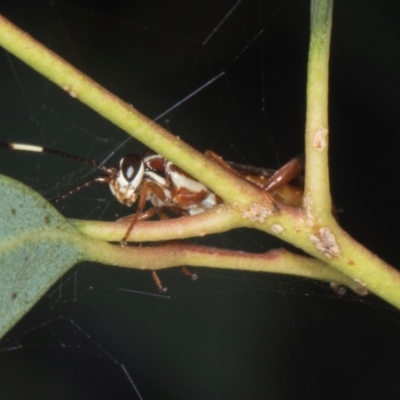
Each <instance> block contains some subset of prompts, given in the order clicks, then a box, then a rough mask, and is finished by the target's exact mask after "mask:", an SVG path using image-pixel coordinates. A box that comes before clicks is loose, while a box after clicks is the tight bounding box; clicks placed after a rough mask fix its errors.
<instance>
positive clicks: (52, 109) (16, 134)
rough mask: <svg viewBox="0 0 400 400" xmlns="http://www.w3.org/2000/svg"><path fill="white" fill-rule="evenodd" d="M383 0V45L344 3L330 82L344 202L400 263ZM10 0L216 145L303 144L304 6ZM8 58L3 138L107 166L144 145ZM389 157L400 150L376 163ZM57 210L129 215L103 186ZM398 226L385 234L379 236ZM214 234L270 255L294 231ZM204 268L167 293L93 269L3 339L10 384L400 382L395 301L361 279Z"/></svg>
mask: <svg viewBox="0 0 400 400" xmlns="http://www.w3.org/2000/svg"><path fill="white" fill-rule="evenodd" d="M199 3H201V4H199ZM372 3H373V2H372V1H371V2H369V1H367V2H363V5H364V8H363V10H364V12H365V19H366V20H368V21H369V24H372V23H373V22H371V21H374V28H375V29H374V30H373V31H374V36H373V37H371V38H370V40H366V39H365V37H367V38H368V37H369V36H368V32H370V31H371V27H370V25H368V24H367V22H365V23H363V22H362V21H360V22H359V23H358V25H357V29H358V31H357V33H354V30H352V31H351V32H352V34H351V35H350V34H349V33H348V32H350V29H351V28H350V26H351V25H354V21H351V20H350V17H348V15H352V17H353V18H356V16H357V15H358V14H357V11H358V10H357V9H356V8H352V7H350V6H348V7H349V8H343V7H344V6H343V5H341V6H340V7H342V8H337V11H336V12H337V16H335V18H337V20H335V22H334V24H335V26H340V27H341V30H343V32H336V31H335V29H334V38H333V48H332V54H334V57H333V61H332V62H333V65H332V70H333V71H339V72H338V73H336V75H335V74H334V75H333V77H332V88H333V89H332V107H331V113H332V123H331V124H332V130H333V131H334V135H333V137H332V145H331V149H332V154H333V156H332V159H333V160H337V159H339V160H340V163H337V162H335V164H334V168H332V181H333V187H334V199H335V202H336V204H337V205H338V207H339V208H342V207H343V208H345V211H344V213H343V215H341V216H340V220H341V223H342V225H343V226H344V227H345V228H346V229H348V230H349V231H350V232H351V233H353V232H354V236H355V237H356V238H358V239H359V240H360V241H361V242H362V243H364V244H366V245H367V247H370V248H371V249H372V250H374V251H376V252H377V253H378V254H379V255H381V256H382V257H383V258H384V259H387V260H388V261H389V262H392V263H393V264H396V260H399V259H400V258H399V254H398V250H397V248H398V246H397V248H396V246H395V245H394V239H392V238H393V237H394V238H396V234H392V235H391V233H393V232H397V231H398V229H397V224H396V222H397V221H396V218H393V214H390V217H389V215H388V216H387V218H385V214H384V212H385V211H386V209H387V210H391V209H392V210H393V209H396V205H397V204H396V203H394V202H395V198H396V196H395V194H392V195H389V196H385V197H387V198H386V199H385V201H386V203H385V207H384V208H385V210H383V214H382V213H381V209H380V207H379V205H380V204H382V196H381V193H382V191H383V190H385V193H386V192H387V191H390V190H391V186H392V185H391V181H388V182H386V180H385V179H388V178H387V177H390V176H391V175H390V174H391V173H392V171H393V170H395V168H396V166H397V163H398V162H399V161H398V157H396V156H397V154H396V155H395V154H392V151H393V152H394V151H395V150H394V149H395V148H396V146H395V144H397V143H393V141H394V140H395V139H393V137H392V136H389V135H386V136H385V135H384V133H385V132H393V130H394V128H395V127H398V126H399V125H400V124H399V122H400V121H398V117H397V115H398V112H396V110H395V109H394V104H396V99H395V98H393V97H395V94H394V93H393V92H394V90H393V87H397V88H400V82H399V80H398V78H397V77H396V76H397V75H396V73H395V71H396V68H395V66H396V65H397V66H399V64H400V62H399V59H398V57H397V58H395V57H394V56H393V54H394V53H395V50H394V49H395V44H394V43H395V42H396V41H395V38H397V39H398V38H399V37H400V32H399V30H398V29H395V26H396V24H395V23H394V22H392V21H393V20H394V19H393V18H392V19H390V18H389V17H390V16H391V15H395V12H394V7H395V5H390V2H388V5H387V6H386V8H384V7H383V6H381V7H382V8H374V6H373V5H372ZM1 7H2V12H3V13H4V15H5V16H6V17H8V18H10V19H11V20H12V21H13V22H14V23H16V24H17V25H19V26H20V27H22V28H23V29H24V30H26V31H27V32H29V33H30V34H32V35H33V36H34V37H35V38H37V39H39V40H40V41H42V42H43V43H44V44H46V45H47V46H49V47H50V48H51V49H53V50H54V51H55V52H57V53H58V54H60V55H61V56H62V57H64V58H66V59H67V60H68V61H70V62H71V63H72V64H74V65H75V66H77V67H78V68H80V69H81V70H82V71H83V72H85V73H87V74H88V75H89V76H91V77H93V78H94V79H95V80H96V81H98V82H100V83H101V84H102V85H103V86H105V87H107V88H109V89H110V90H111V91H112V92H114V93H116V94H117V95H118V96H119V97H121V98H122V99H124V100H126V101H127V102H129V103H132V104H133V105H134V106H135V107H136V108H138V109H139V110H140V111H141V112H143V113H144V114H145V115H147V116H149V117H150V118H152V119H154V120H157V121H158V122H159V123H160V124H161V125H163V126H165V127H166V128H168V129H169V130H170V131H171V132H173V133H174V134H176V135H178V136H180V137H181V138H182V139H183V140H185V141H187V142H188V143H190V144H191V145H192V146H194V147H196V148H197V149H199V150H201V151H204V150H206V149H212V150H213V151H215V152H216V153H218V154H220V155H221V156H223V157H224V159H227V160H232V161H236V162H242V163H249V164H253V165H257V166H264V167H271V168H278V167H279V166H280V165H282V163H284V162H286V161H288V160H289V159H290V158H291V157H293V156H295V155H297V154H299V153H300V152H301V151H302V148H303V143H302V140H303V139H302V132H303V127H304V113H305V96H304V93H305V76H306V62H307V46H308V29H309V17H308V13H309V10H308V8H309V5H308V4H307V3H306V2H298V1H294V0H286V1H282V0H276V1H240V0H239V1H236V0H224V1H220V2H217V4H216V2H211V1H202V2H194V1H189V2H187V1H178V0H171V1H168V2H162V3H161V2H156V1H154V0H151V1H134V2H130V3H128V4H127V2H123V1H114V2H112V4H108V5H107V8H104V6H102V5H101V4H99V3H95V2H89V1H80V2H77V1H72V0H71V1H53V2H47V1H36V2H35V3H34V4H33V3H32V2H28V1H26V2H25V1H22V0H18V1H14V2H12V3H11V2H10V3H9V4H7V2H4V5H3V6H1ZM390 7H392V8H390ZM343 15H344V17H343ZM382 21H385V23H384V24H383V23H382ZM358 35H359V36H358ZM396 35H397V36H396ZM349 37H351V38H352V39H351V40H350V42H351V43H350V46H348V47H346V44H347V42H348V41H349V39H348V38H349ZM372 39H373V40H372ZM378 39H381V42H383V41H384V42H385V44H386V47H385V46H379V43H380V41H379V40H378ZM389 39H392V41H390V40H389ZM365 42H368V43H369V44H371V46H372V45H374V48H377V49H376V50H374V51H375V53H374V52H373V51H372V50H371V49H370V47H368V46H367V45H366V44H365ZM355 49H356V50H355ZM354 51H356V52H357V53H356V55H355V56H354ZM350 56H352V57H350ZM335 57H336V59H335ZM358 58H359V59H360V60H359V63H357V62H356V60H355V59H358ZM349 59H350V60H351V61H350V62H349V61H348V60H349ZM377 59H379V60H381V64H382V65H383V66H381V65H380V63H376V62H375V61H374V60H377ZM366 60H367V61H368V62H369V63H370V64H371V65H369V64H368V62H366ZM0 62H1V63H2V78H1V81H2V87H3V93H5V94H7V95H4V96H2V98H1V100H0V101H1V109H2V110H3V112H2V116H3V118H2V120H1V121H0V123H1V124H2V130H1V132H2V133H1V134H0V137H1V140H2V141H17V142H26V143H33V144H38V145H45V146H48V147H51V148H56V149H59V150H63V151H66V152H69V153H72V154H77V155H79V156H83V157H86V158H88V159H93V160H96V161H98V162H102V161H104V160H107V161H106V164H107V165H113V164H116V163H118V160H119V159H120V158H121V156H123V155H125V154H127V153H128V152H135V153H136V152H141V151H142V150H143V149H144V148H143V146H142V145H141V144H140V143H137V142H135V141H134V140H126V135H125V134H124V133H123V132H121V131H119V130H118V129H117V128H116V127H114V126H112V125H111V124H110V123H108V122H107V121H105V120H104V119H102V118H101V117H99V116H98V115H96V114H94V113H93V112H92V111H90V110H88V109H87V108H86V107H84V106H82V104H80V103H79V102H77V101H76V100H75V99H72V98H69V97H68V96H66V95H65V93H63V92H62V91H60V90H59V89H58V88H56V87H54V86H53V85H52V84H51V83H49V82H47V81H45V80H44V79H43V78H41V77H40V76H38V75H37V74H36V73H35V72H33V71H31V70H30V69H29V68H27V67H26V66H24V65H23V64H22V63H20V62H19V61H18V60H15V59H14V58H13V57H11V56H8V55H7V54H5V53H3V56H2V57H1V61H0ZM361 66H362V68H361ZM335 67H336V68H335ZM360 68H361V69H360ZM340 71H346V73H344V72H342V74H341V73H340ZM359 71H362V73H360V72H359ZM397 71H398V69H397ZM346 74H347V75H346ZM341 81H343V83H340V82H341ZM367 84H368V85H369V91H368V93H366V92H365V86H366V85H367ZM396 85H397V86H396ZM381 87H384V88H387V91H386V92H382V91H379V89H380V88H381ZM383 93H385V94H383ZM397 93H400V90H397ZM377 99H379V101H377ZM392 108H393V110H392ZM349 109H351V113H350V112H349V111H348V110H349ZM348 114H352V115H351V118H350V116H348ZM343 115H346V119H345V118H344V117H343ZM378 117H379V118H378ZM378 121H379V123H378ZM382 124H387V125H384V126H382ZM369 129H371V131H370V130H369ZM377 129H379V132H382V134H381V136H380V138H379V141H378V140H376V137H375V136H371V137H372V138H371V137H369V136H368V134H367V133H364V136H363V147H362V148H361V149H360V143H359V137H360V136H359V132H373V131H374V130H375V131H376V130H377ZM352 131H354V132H356V133H358V135H357V134H356V133H354V134H353V135H352V133H353V132H352ZM342 133H344V134H345V135H343V137H341V134H342ZM371 135H373V134H372V133H371ZM356 138H357V140H356ZM369 142H370V143H369ZM343 143H345V145H343ZM368 145H371V147H368ZM344 146H345V147H344ZM355 152H356V153H357V162H355V158H354V153H355ZM381 152H382V154H385V160H388V163H387V164H389V165H388V166H385V165H381V164H384V163H382V162H381V163H378V165H376V163H375V164H374V166H371V165H370V163H369V161H370V160H371V159H375V160H376V159H377V157H380V155H381ZM383 152H384V153H383ZM334 156H336V157H338V158H334ZM364 158H365V159H364ZM0 166H1V171H2V173H4V174H6V175H9V176H13V177H15V178H18V179H21V180H23V181H24V182H26V183H28V184H29V185H31V186H32V187H34V188H35V189H37V190H38V191H39V192H41V193H42V194H43V195H44V196H46V197H48V198H51V197H53V196H56V195H58V194H60V193H63V192H65V191H67V190H69V189H71V188H73V187H74V186H76V185H77V184H79V183H81V182H82V181H84V180H85V179H88V178H89V177H91V176H92V175H93V171H90V170H88V168H87V167H85V166H81V165H76V163H72V162H71V161H69V160H64V159H60V158H56V157H53V156H50V155H43V156H40V155H37V154H28V153H18V152H13V153H5V152H2V153H1V157H0ZM378 168H379V169H378ZM385 168H388V170H387V171H386V170H385ZM361 174H363V175H362V176H368V177H369V179H370V180H371V181H373V182H374V186H375V187H374V191H373V192H372V193H371V188H370V187H368V185H367V184H366V182H368V181H364V182H362V181H361V182H360V184H358V181H359V180H360V176H361ZM344 176H345V177H346V179H345V182H343V177H344ZM374 177H375V178H374ZM347 181H348V182H347ZM380 185H382V186H380ZM335 188H336V189H335ZM337 188H339V189H337ZM354 193H359V195H357V196H354ZM376 193H377V194H376ZM394 193H396V192H394ZM349 194H351V196H349ZM375 196H376V197H375ZM360 199H363V200H362V201H360ZM391 202H393V203H394V204H391ZM59 209H60V210H61V212H62V213H63V214H64V215H66V216H67V217H73V218H87V219H105V220H115V219H116V218H119V217H121V216H124V215H127V214H129V210H127V209H126V208H124V207H123V206H121V205H119V204H117V202H116V201H115V200H114V199H113V198H112V196H111V195H110V194H109V190H108V188H107V187H102V186H101V185H100V186H97V187H92V188H90V189H87V190H85V191H83V192H81V193H79V194H77V195H76V196H74V197H73V198H70V199H68V200H67V201H65V202H64V203H62V204H60V206H59ZM372 210H375V211H374V212H371V211H372ZM366 215H367V216H368V218H366V217H365V216H366ZM397 220H398V218H397ZM391 224H393V225H391ZM364 225H365V226H364ZM382 226H384V227H385V229H386V230H387V235H384V236H385V238H382V240H379V239H380V238H377V236H380V235H376V232H381V231H382ZM397 237H398V234H397ZM384 239H385V240H384ZM203 242H204V243H207V244H211V245H213V246H218V247H226V248H235V249H241V250H246V251H257V252H262V251H266V250H268V249H270V248H272V247H281V246H284V244H283V243H280V242H277V241H276V240H272V239H271V240H270V241H269V239H266V238H265V236H264V235H261V234H259V233H257V232H253V231H250V230H238V231H235V232H232V233H229V234H223V235H215V236H213V237H210V238H205V240H204V241H202V243H203ZM396 251H397V252H396ZM196 272H197V273H198V274H199V276H200V278H199V280H197V281H196V282H191V281H189V280H188V279H186V278H185V277H184V276H183V275H182V273H181V272H180V270H179V269H178V268H175V269H171V270H166V271H163V272H162V273H160V276H161V279H162V281H163V283H164V284H165V285H166V286H167V287H168V292H167V293H166V294H165V295H159V294H158V293H157V290H156V288H155V286H154V283H153V281H152V279H151V276H150V274H149V273H145V272H142V271H135V270H126V269H117V268H111V267H109V266H102V265H94V264H88V263H83V264H80V265H78V266H76V267H75V268H74V269H73V270H72V271H70V273H68V274H66V275H65V276H64V277H63V278H62V279H61V280H60V281H59V282H58V283H57V284H55V286H54V287H53V288H52V289H51V290H50V291H49V292H48V293H47V294H46V295H45V296H44V297H43V299H42V300H41V301H40V302H39V303H38V304H37V305H36V306H35V307H34V309H33V310H32V311H31V312H30V313H29V314H28V315H27V316H26V317H25V318H24V319H23V320H22V321H20V323H18V324H17V326H16V327H15V328H14V329H13V330H12V331H11V332H10V333H9V334H8V335H7V336H6V337H5V338H4V339H3V340H2V342H1V343H0V364H1V370H2V374H1V375H0V376H1V377H0V383H1V387H2V393H3V397H4V398H21V399H22V398H38V399H39V398H40V399H53V398H64V399H78V398H85V399H108V398H111V397H113V398H118V399H125V398H126V399H128V398H129V399H136V398H138V399H157V398H160V399H161V398H162V399H169V398H171V399H188V398H191V399H214V398H215V399H225V398H229V399H243V398H249V399H250V398H251V399H264V398H265V397H267V396H269V397H271V398H274V399H275V398H276V399H279V398H282V399H286V398H312V399H319V398H323V399H327V398H328V399H329V398H339V397H340V398H341V399H343V398H347V397H349V398H350V397H352V398H354V395H357V397H361V396H363V397H365V398H369V396H372V395H373V394H374V393H378V392H379V393H380V394H381V393H382V391H383V392H384V393H385V394H391V393H399V384H398V383H397V381H398V380H397V379H395V377H397V376H398V374H397V373H398V372H400V371H399V366H398V361H397V360H398V359H399V357H398V354H397V348H398V347H399V346H398V336H399V335H398V333H399V330H400V324H399V321H400V319H399V316H398V314H397V312H396V311H393V310H392V309H391V308H390V307H389V306H386V305H384V304H382V303H381V302H379V301H377V300H376V299H374V298H373V297H369V298H366V299H360V298H358V297H356V296H354V295H352V294H351V293H350V294H347V295H346V296H344V297H338V296H337V295H336V294H334V293H333V292H331V291H330V290H329V287H328V286H327V285H323V284H321V283H316V282H308V281H304V280H302V279H299V278H296V277H282V276H273V275H267V274H255V273H245V272H230V271H219V270H210V269H197V270H196ZM375 327H376V328H377V330H376V331H375ZM371 360H373V361H374V362H373V363H371ZM17 377H18V378H17ZM369 378H370V379H369ZM377 382H379V384H378V383H377Z"/></svg>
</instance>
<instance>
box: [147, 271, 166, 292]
mask: <svg viewBox="0 0 400 400" xmlns="http://www.w3.org/2000/svg"><path fill="white" fill-rule="evenodd" d="M151 275H152V277H153V280H154V283H155V284H156V286H157V289H158V291H159V292H160V293H165V292H166V291H167V290H168V288H166V287H164V286H163V285H162V283H161V279H160V278H159V277H158V274H157V272H156V271H151Z"/></svg>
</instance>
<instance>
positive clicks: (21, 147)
mask: <svg viewBox="0 0 400 400" xmlns="http://www.w3.org/2000/svg"><path fill="white" fill-rule="evenodd" d="M0 147H2V148H4V149H9V150H17V151H29V152H32V153H47V154H53V155H56V156H59V157H64V158H69V159H70V160H73V161H78V162H80V163H82V164H86V165H89V166H90V167H93V168H96V169H101V170H102V171H106V170H107V167H105V166H103V165H99V164H97V163H96V162H95V161H92V160H88V159H86V158H83V157H79V156H75V155H73V154H69V153H66V152H64V151H60V150H54V149H49V148H47V147H42V146H36V145H33V144H27V143H4V142H0Z"/></svg>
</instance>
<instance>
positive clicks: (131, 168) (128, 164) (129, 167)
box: [120, 154, 142, 182]
mask: <svg viewBox="0 0 400 400" xmlns="http://www.w3.org/2000/svg"><path fill="white" fill-rule="evenodd" d="M141 164H142V160H141V159H140V157H139V156H137V155H136V154H128V155H127V156H125V157H124V158H123V159H122V160H121V163H120V168H121V172H122V175H123V176H124V178H125V179H126V180H127V181H128V182H130V181H133V180H134V179H135V176H136V175H137V173H138V171H140V170H141V166H142V165H141Z"/></svg>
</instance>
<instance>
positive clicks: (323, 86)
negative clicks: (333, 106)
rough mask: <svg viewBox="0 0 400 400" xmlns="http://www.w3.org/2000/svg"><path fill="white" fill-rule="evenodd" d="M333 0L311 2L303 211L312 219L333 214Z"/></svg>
mask: <svg viewBox="0 0 400 400" xmlns="http://www.w3.org/2000/svg"><path fill="white" fill-rule="evenodd" d="M332 7H333V0H312V1H311V38H310V49H309V55H308V79H307V111H306V118H307V119H306V140H305V142H306V143H305V146H306V149H305V153H306V165H305V186H304V205H303V206H304V210H305V212H306V215H307V216H308V217H309V218H315V219H317V220H318V219H319V218H325V217H326V216H330V215H331V210H332V205H331V194H330V185H329V168H328V139H329V138H328V132H329V127H328V87H329V86H328V78H329V47H330V38H331V26H332Z"/></svg>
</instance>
